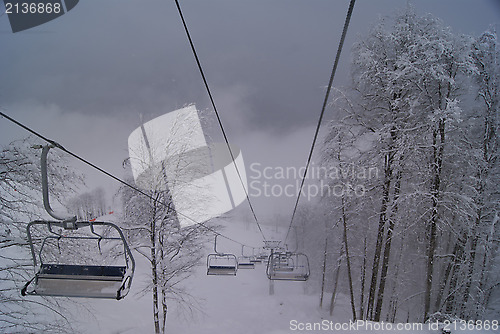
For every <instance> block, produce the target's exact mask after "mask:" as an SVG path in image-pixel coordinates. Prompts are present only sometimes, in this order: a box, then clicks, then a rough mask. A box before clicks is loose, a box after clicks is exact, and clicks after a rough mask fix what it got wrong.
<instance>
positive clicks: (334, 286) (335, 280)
mask: <svg viewBox="0 0 500 334" xmlns="http://www.w3.org/2000/svg"><path fill="white" fill-rule="evenodd" d="M342 256H344V246H343V245H342V247H341V248H340V254H339V259H338V261H337V270H335V279H334V280H333V282H334V283H333V292H332V299H331V300H330V316H332V315H333V308H334V307H335V296H336V295H337V286H338V283H339V274H340V265H341V264H342Z"/></svg>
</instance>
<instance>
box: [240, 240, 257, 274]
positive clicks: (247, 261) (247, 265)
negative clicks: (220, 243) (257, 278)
mask: <svg viewBox="0 0 500 334" xmlns="http://www.w3.org/2000/svg"><path fill="white" fill-rule="evenodd" d="M244 247H245V246H244V245H241V256H240V257H238V269H255V263H254V262H252V260H251V257H250V256H245V254H243V248H244Z"/></svg>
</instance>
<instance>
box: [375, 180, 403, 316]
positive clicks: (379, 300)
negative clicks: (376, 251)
mask: <svg viewBox="0 0 500 334" xmlns="http://www.w3.org/2000/svg"><path fill="white" fill-rule="evenodd" d="M400 191H401V172H398V173H397V177H396V184H395V186H394V200H393V205H392V210H391V211H392V212H391V214H390V217H389V226H388V228H387V238H386V240H385V247H384V258H383V261H382V271H381V273H380V283H379V287H378V296H377V305H376V308H375V317H374V319H373V320H374V321H377V322H378V321H380V315H381V313H382V304H383V301H384V290H385V283H386V280H387V272H388V270H389V260H390V256H391V244H392V238H393V232H394V225H395V220H396V217H395V215H396V213H397V211H398V199H399V193H400Z"/></svg>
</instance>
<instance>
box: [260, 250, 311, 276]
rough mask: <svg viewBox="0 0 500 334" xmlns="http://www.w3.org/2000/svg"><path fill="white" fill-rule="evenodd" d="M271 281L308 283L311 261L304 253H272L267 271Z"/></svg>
mask: <svg viewBox="0 0 500 334" xmlns="http://www.w3.org/2000/svg"><path fill="white" fill-rule="evenodd" d="M266 274H267V277H268V278H269V279H270V280H282V281H307V280H308V279H309V275H310V271H309V259H308V258H307V256H306V255H305V254H303V253H295V252H274V251H272V252H271V255H269V261H268V263H267V269H266Z"/></svg>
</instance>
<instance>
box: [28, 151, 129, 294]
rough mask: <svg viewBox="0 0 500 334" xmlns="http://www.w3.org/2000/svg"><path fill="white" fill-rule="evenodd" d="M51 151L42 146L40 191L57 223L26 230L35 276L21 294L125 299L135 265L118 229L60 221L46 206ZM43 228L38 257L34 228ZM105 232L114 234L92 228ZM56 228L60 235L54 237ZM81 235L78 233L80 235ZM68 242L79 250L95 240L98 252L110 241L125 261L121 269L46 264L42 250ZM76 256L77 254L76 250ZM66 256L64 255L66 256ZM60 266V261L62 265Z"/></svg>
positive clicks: (39, 222)
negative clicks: (43, 236)
mask: <svg viewBox="0 0 500 334" xmlns="http://www.w3.org/2000/svg"><path fill="white" fill-rule="evenodd" d="M50 148H51V147H50V146H44V147H43V150H42V158H41V165H42V190H43V202H44V206H45V210H46V211H47V213H48V214H49V215H50V216H52V217H53V218H55V219H57V220H58V221H45V220H37V221H33V222H30V223H29V224H28V226H27V236H28V243H29V245H30V249H31V254H32V257H33V264H34V268H35V276H34V277H33V278H32V279H31V280H30V281H28V282H27V283H26V284H25V286H24V287H23V288H22V290H21V294H22V295H23V296H25V295H35V296H63V297H86V298H109V299H117V300H119V299H122V298H123V297H125V296H126V295H127V293H128V292H129V290H130V286H131V284H132V278H133V275H134V271H135V261H134V258H133V256H132V252H131V251H130V248H129V246H128V244H127V241H126V239H125V237H124V235H123V232H122V231H121V229H120V228H119V227H118V226H116V225H115V224H113V223H110V222H89V221H82V222H77V221H76V217H69V218H68V217H63V216H59V215H57V214H56V213H55V212H54V211H53V210H52V208H51V207H50V204H49V191H48V181H47V154H48V151H49V149H50ZM40 226H41V227H42V228H44V227H46V228H47V230H48V232H49V235H48V236H46V237H45V238H43V239H42V240H41V246H40V249H39V251H38V253H37V252H36V251H35V246H34V243H35V241H34V240H33V238H32V230H33V229H34V228H36V227H40ZM97 226H100V227H103V228H107V229H108V232H109V231H114V232H115V233H113V234H111V235H102V234H99V233H97V232H96V230H95V227H97ZM54 228H58V229H59V230H60V231H63V232H64V234H63V233H57V232H56V231H54ZM87 228H88V229H89V230H87V233H86V234H82V233H80V234H79V233H76V231H77V230H79V229H83V230H86V229H87ZM79 232H81V230H80V231H79ZM61 240H66V241H69V242H70V243H71V245H72V247H74V246H78V243H79V242H83V241H84V240H86V241H88V240H96V241H97V246H98V248H99V251H101V246H100V243H101V241H103V240H104V241H110V242H114V243H116V244H118V245H120V244H121V246H122V247H123V257H124V261H123V263H124V264H122V265H114V266H111V265H80V264H67V263H60V262H59V261H57V262H54V261H53V260H52V261H50V262H48V263H45V262H44V258H43V254H44V247H45V246H46V245H47V244H48V243H50V242H57V245H58V247H59V242H60V241H61ZM77 252H78V250H77ZM66 255H67V254H66ZM61 262H62V261H61Z"/></svg>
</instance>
